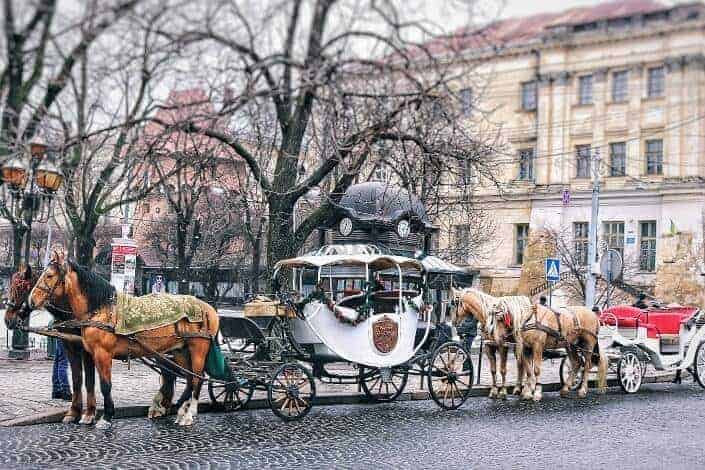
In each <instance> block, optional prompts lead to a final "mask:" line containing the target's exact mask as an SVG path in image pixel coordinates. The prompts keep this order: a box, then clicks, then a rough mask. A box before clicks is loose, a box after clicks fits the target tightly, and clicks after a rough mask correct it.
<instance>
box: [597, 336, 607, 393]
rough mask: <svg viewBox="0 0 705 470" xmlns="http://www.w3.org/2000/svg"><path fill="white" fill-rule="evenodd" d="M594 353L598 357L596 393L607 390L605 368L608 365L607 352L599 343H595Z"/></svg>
mask: <svg viewBox="0 0 705 470" xmlns="http://www.w3.org/2000/svg"><path fill="white" fill-rule="evenodd" d="M594 353H595V354H597V356H598V357H599V362H598V365H597V391H598V393H605V392H606V391H607V369H608V367H609V362H608V361H607V354H605V351H604V350H603V349H602V348H600V343H595V349H594Z"/></svg>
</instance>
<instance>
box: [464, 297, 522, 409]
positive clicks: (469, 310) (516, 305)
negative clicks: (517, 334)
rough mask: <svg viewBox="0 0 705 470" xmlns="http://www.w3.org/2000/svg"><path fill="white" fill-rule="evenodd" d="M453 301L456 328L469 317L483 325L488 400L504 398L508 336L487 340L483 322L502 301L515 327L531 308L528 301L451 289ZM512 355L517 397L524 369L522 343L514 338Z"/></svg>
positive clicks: (519, 298) (489, 337)
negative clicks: (486, 360)
mask: <svg viewBox="0 0 705 470" xmlns="http://www.w3.org/2000/svg"><path fill="white" fill-rule="evenodd" d="M452 293H453V297H454V298H455V299H456V301H457V308H456V309H455V311H454V313H455V315H454V318H453V323H454V324H456V325H458V324H460V323H461V322H462V321H463V320H464V319H465V317H467V316H468V315H472V316H474V317H475V319H477V321H478V322H479V323H481V324H482V325H484V328H483V332H482V334H483V337H484V339H485V341H486V342H485V355H486V356H487V359H488V360H489V363H490V370H491V372H492V387H491V388H490V395H489V397H490V398H500V399H505V398H507V386H506V381H507V354H508V351H509V344H508V343H510V340H512V338H510V337H508V336H503V337H501V338H499V339H495V338H494V337H491V336H490V335H488V333H487V328H486V327H487V322H488V316H489V312H490V311H491V309H492V308H493V307H494V306H495V305H496V304H497V302H499V301H500V300H505V301H506V302H507V303H508V305H511V309H510V311H511V314H512V315H513V316H514V317H515V318H516V320H515V323H519V322H520V321H521V320H520V318H521V317H522V316H525V315H526V313H525V312H527V311H528V309H529V307H531V301H530V300H529V298H528V297H524V296H508V297H493V296H491V295H489V294H485V293H484V292H482V291H479V290H477V289H472V288H468V289H463V290H455V289H453V292H452ZM514 340H515V343H516V344H515V347H514V355H515V357H516V361H517V383H516V385H515V387H514V394H515V395H519V393H520V392H521V389H522V382H523V379H524V367H523V360H522V359H523V354H522V343H521V338H515V339H514ZM497 353H499V360H500V364H499V368H500V375H501V378H502V379H501V382H500V385H499V389H498V386H497Z"/></svg>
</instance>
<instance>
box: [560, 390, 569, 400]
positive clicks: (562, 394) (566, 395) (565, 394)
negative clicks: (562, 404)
mask: <svg viewBox="0 0 705 470" xmlns="http://www.w3.org/2000/svg"><path fill="white" fill-rule="evenodd" d="M569 393H570V392H569V391H568V390H561V398H567V397H568V394H569Z"/></svg>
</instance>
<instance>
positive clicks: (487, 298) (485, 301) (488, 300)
mask: <svg viewBox="0 0 705 470" xmlns="http://www.w3.org/2000/svg"><path fill="white" fill-rule="evenodd" d="M463 294H472V295H474V296H475V297H477V299H478V301H479V302H480V305H481V306H482V310H484V311H485V313H486V312H488V311H489V310H490V309H491V308H492V307H493V306H494V305H495V304H496V303H497V301H498V300H499V299H498V298H497V297H494V296H492V295H490V294H485V293H484V292H482V291H481V290H479V289H475V288H474V287H468V288H466V289H463Z"/></svg>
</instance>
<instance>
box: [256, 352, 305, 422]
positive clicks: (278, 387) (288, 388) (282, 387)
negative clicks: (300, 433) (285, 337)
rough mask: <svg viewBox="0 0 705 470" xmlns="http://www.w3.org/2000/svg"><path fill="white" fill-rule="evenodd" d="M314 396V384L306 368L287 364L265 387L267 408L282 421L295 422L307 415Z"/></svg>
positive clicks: (278, 370)
mask: <svg viewBox="0 0 705 470" xmlns="http://www.w3.org/2000/svg"><path fill="white" fill-rule="evenodd" d="M315 396H316V384H315V382H314V381H313V376H312V375H311V373H310V372H309V371H308V369H307V368H305V367H303V366H302V365H300V364H296V363H293V362H289V363H286V364H284V365H283V366H281V367H280V368H279V369H277V371H276V372H275V373H274V375H273V376H272V381H271V382H270V383H269V386H268V387H267V400H268V401H269V407H270V408H271V409H272V411H273V412H274V414H275V415H277V416H278V417H279V418H281V419H283V420H284V421H296V420H299V419H301V418H303V417H304V416H306V415H307V414H308V412H309V411H311V407H312V406H313V399H314V397H315Z"/></svg>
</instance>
